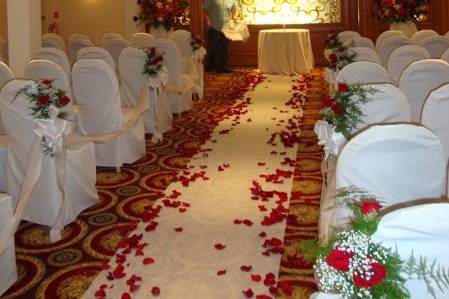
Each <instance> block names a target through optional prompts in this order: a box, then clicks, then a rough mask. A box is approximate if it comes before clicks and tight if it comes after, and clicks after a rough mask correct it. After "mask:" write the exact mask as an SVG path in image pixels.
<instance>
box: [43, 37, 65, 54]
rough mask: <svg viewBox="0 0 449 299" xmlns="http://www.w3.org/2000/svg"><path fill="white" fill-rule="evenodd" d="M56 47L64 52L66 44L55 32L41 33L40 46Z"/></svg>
mask: <svg viewBox="0 0 449 299" xmlns="http://www.w3.org/2000/svg"><path fill="white" fill-rule="evenodd" d="M47 47H50V48H56V49H59V50H61V51H63V52H65V51H66V50H67V49H66V46H65V42H64V39H63V38H62V37H61V36H59V35H57V34H55V33H45V34H44V35H42V48H47Z"/></svg>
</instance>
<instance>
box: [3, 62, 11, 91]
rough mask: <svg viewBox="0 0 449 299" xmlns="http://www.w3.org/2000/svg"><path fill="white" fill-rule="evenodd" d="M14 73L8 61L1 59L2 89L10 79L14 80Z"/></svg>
mask: <svg viewBox="0 0 449 299" xmlns="http://www.w3.org/2000/svg"><path fill="white" fill-rule="evenodd" d="M13 78H14V75H13V73H12V71H11V69H10V68H9V66H8V65H6V63H4V62H1V61H0V90H1V88H2V87H3V85H5V84H6V83H7V82H8V81H10V80H12V79H13Z"/></svg>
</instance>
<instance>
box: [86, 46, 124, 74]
mask: <svg viewBox="0 0 449 299" xmlns="http://www.w3.org/2000/svg"><path fill="white" fill-rule="evenodd" d="M79 59H100V60H103V61H104V62H106V63H107V64H108V65H109V66H110V67H111V69H112V70H113V71H114V72H117V67H116V64H115V61H114V58H112V56H111V54H109V52H108V51H106V50H105V49H103V48H99V47H86V48H82V49H80V50H79V51H78V54H77V60H79Z"/></svg>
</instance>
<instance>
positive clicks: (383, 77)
mask: <svg viewBox="0 0 449 299" xmlns="http://www.w3.org/2000/svg"><path fill="white" fill-rule="evenodd" d="M339 82H346V84H349V85H353V84H370V83H391V82H392V81H391V78H390V76H389V75H388V72H387V70H386V69H385V68H384V67H383V66H381V65H380V64H377V63H374V62H369V61H357V62H353V63H350V64H348V65H347V66H345V67H344V68H342V69H341V70H340V71H339V72H338V75H337V78H336V82H335V84H336V85H337V84H338V83H339Z"/></svg>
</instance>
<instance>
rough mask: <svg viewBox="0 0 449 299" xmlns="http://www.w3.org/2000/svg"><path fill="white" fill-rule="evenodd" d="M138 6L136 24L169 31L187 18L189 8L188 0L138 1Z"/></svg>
mask: <svg viewBox="0 0 449 299" xmlns="http://www.w3.org/2000/svg"><path fill="white" fill-rule="evenodd" d="M137 4H138V5H139V8H140V9H139V12H138V14H137V15H136V16H134V18H133V20H134V22H136V23H137V24H138V25H140V24H145V25H148V26H150V27H153V28H159V27H163V28H165V30H167V31H169V30H171V29H173V27H174V25H175V24H176V23H178V22H181V20H182V19H183V18H185V16H184V15H185V14H186V11H187V8H188V7H189V2H188V1H187V0H138V1H137Z"/></svg>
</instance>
